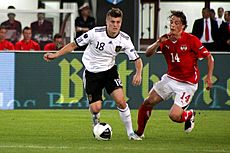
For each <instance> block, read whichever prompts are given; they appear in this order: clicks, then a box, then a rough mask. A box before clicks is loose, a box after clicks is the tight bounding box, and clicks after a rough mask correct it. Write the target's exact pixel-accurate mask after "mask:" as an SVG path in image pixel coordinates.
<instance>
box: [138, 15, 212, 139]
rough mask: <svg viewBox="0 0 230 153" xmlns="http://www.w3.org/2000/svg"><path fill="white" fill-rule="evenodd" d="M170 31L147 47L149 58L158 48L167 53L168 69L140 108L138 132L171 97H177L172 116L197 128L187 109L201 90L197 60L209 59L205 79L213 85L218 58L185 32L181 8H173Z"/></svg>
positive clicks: (184, 20) (171, 117)
mask: <svg viewBox="0 0 230 153" xmlns="http://www.w3.org/2000/svg"><path fill="white" fill-rule="evenodd" d="M169 18H170V33H168V34H165V35H163V36H161V37H160V38H159V39H158V40H157V41H156V42H154V43H153V44H151V45H150V46H149V47H148V48H147V50H146V56H147V57H149V56H151V55H153V54H155V53H156V52H157V49H158V47H160V50H161V51H162V54H163V55H164V57H165V59H166V62H167V65H168V71H167V74H164V75H163V76H162V78H161V80H160V81H159V82H157V83H156V84H154V85H153V87H152V89H151V90H150V92H149V95H148V97H147V98H146V99H145V100H144V102H143V104H142V105H141V106H140V108H139V111H138V130H137V131H136V134H137V135H139V136H144V135H143V134H144V129H145V126H146V124H147V121H148V119H149V117H150V115H151V111H152V109H153V107H154V106H155V105H156V104H158V103H160V102H162V101H164V100H167V99H168V98H170V97H172V96H175V100H174V104H173V105H172V107H171V109H170V112H169V117H170V119H171V120H172V121H174V122H177V123H182V122H185V132H191V131H192V129H193V128H194V117H195V112H194V110H193V109H190V110H186V109H187V108H188V106H189V104H190V102H191V99H192V97H193V95H194V93H195V91H196V90H197V87H198V81H199V78H200V74H199V70H198V66H197V60H198V59H203V58H205V59H207V61H208V62H207V63H208V64H207V65H208V73H207V77H206V78H205V82H206V83H207V89H210V88H211V87H212V80H211V78H212V73H213V68H214V59H213V57H212V55H211V54H210V52H209V51H208V50H207V49H206V48H205V47H204V46H203V45H202V44H201V42H200V40H199V39H198V38H197V37H195V36H193V35H191V34H189V33H186V32H184V30H185V28H186V27H187V21H186V16H185V15H184V13H183V12H180V11H171V15H170V16H169Z"/></svg>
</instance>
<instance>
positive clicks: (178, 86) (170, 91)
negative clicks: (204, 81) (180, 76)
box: [153, 74, 198, 109]
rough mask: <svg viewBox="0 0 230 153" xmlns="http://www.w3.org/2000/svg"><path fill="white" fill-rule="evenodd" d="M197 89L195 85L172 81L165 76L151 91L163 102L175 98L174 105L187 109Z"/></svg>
mask: <svg viewBox="0 0 230 153" xmlns="http://www.w3.org/2000/svg"><path fill="white" fill-rule="evenodd" d="M197 88H198V83H197V84H188V83H184V82H179V81H176V80H173V79H171V78H169V77H168V76H167V74H165V75H163V76H162V77H161V80H160V81H159V82H157V83H156V84H154V85H153V89H154V90H155V91H156V92H157V94H158V95H159V96H160V97H161V98H162V99H164V100H167V99H169V98H170V97H172V96H175V99H174V104H176V105H178V106H179V107H181V108H183V109H184V108H185V107H187V106H188V105H189V104H190V102H191V100H192V97H193V95H194V93H195V92H196V90H197Z"/></svg>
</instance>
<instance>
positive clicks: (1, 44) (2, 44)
mask: <svg viewBox="0 0 230 153" xmlns="http://www.w3.org/2000/svg"><path fill="white" fill-rule="evenodd" d="M0 50H14V45H13V44H12V43H11V42H9V41H7V40H3V41H0Z"/></svg>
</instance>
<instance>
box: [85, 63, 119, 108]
mask: <svg viewBox="0 0 230 153" xmlns="http://www.w3.org/2000/svg"><path fill="white" fill-rule="evenodd" d="M84 83H85V90H86V94H87V96H88V100H89V104H91V103H93V102H96V101H98V100H102V90H103V89H104V88H105V89H106V91H107V93H108V94H109V95H110V94H111V93H112V92H113V91H114V90H115V89H117V88H122V82H121V79H120V78H119V74H118V72H117V66H116V65H115V66H113V67H112V68H111V69H109V70H107V71H104V72H98V73H92V72H89V71H87V70H85V82H84Z"/></svg>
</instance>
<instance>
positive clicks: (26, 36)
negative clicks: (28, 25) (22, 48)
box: [23, 30, 32, 40]
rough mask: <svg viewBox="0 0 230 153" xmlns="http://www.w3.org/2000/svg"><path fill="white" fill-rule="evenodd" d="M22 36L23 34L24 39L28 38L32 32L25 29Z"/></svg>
mask: <svg viewBox="0 0 230 153" xmlns="http://www.w3.org/2000/svg"><path fill="white" fill-rule="evenodd" d="M23 36H24V39H25V40H30V39H31V37H32V32H31V30H25V31H24V32H23Z"/></svg>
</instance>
